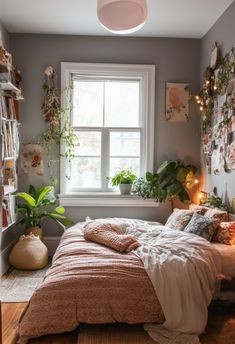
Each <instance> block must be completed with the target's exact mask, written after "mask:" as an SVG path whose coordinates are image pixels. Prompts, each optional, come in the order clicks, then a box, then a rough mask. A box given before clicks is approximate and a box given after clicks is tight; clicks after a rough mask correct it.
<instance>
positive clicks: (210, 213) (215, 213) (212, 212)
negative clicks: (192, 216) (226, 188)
mask: <svg viewBox="0 0 235 344" xmlns="http://www.w3.org/2000/svg"><path fill="white" fill-rule="evenodd" d="M204 215H205V216H207V217H212V218H214V219H217V220H219V222H226V221H228V213H227V212H226V211H224V210H220V209H217V208H211V209H208V210H207V211H206V212H205V214H204Z"/></svg>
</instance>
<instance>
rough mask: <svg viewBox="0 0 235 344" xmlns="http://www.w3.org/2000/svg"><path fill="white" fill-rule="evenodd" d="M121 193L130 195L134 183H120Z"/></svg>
mask: <svg viewBox="0 0 235 344" xmlns="http://www.w3.org/2000/svg"><path fill="white" fill-rule="evenodd" d="M119 189H120V193H121V195H130V194H131V189H132V184H120V185H119Z"/></svg>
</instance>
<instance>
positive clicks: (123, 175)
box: [108, 168, 137, 195]
mask: <svg viewBox="0 0 235 344" xmlns="http://www.w3.org/2000/svg"><path fill="white" fill-rule="evenodd" d="M108 179H109V180H110V181H111V184H112V186H117V185H119V189H120V193H121V195H130V194H131V189H132V185H133V183H134V182H135V181H136V179H137V176H136V175H135V173H134V172H133V171H132V169H131V168H128V169H126V170H120V171H119V172H117V173H116V174H115V175H114V176H113V177H110V178H108Z"/></svg>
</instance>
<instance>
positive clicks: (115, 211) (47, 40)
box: [10, 34, 200, 235]
mask: <svg viewBox="0 0 235 344" xmlns="http://www.w3.org/2000/svg"><path fill="white" fill-rule="evenodd" d="M10 39H11V47H12V53H13V56H14V59H15V61H16V63H17V66H18V67H19V68H20V69H21V71H22V76H23V85H22V86H23V92H24V97H25V101H24V102H23V104H22V111H21V113H22V114H21V120H22V131H21V136H22V141H23V142H37V140H38V139H39V136H40V134H41V133H42V131H43V130H44V128H45V123H44V121H43V117H42V111H41V104H42V100H43V93H42V82H43V71H44V68H45V67H46V66H47V65H52V66H53V67H54V68H55V70H56V73H57V75H58V79H57V85H59V84H60V62H62V61H66V62H97V63H98V62H104V63H127V64H128V63H130V64H131V63H132V64H135V63H136V64H155V65H156V114H155V117H156V127H155V142H154V147H155V166H156V165H157V164H159V163H160V162H161V161H162V160H164V159H167V158H173V159H175V158H179V159H183V160H184V161H186V162H193V163H195V164H196V165H197V166H200V148H199V116H198V112H197V109H196V106H195V104H194V102H193V101H192V103H191V110H190V121H189V122H188V123H175V124H174V123H167V122H166V121H165V118H164V116H165V83H166V82H188V83H189V84H190V86H191V90H192V92H193V93H194V94H195V93H196V92H198V90H199V68H200V66H199V60H200V41H199V40H193V39H166V38H126V37H125V38H123V37H122V38H120V37H88V36H62V35H30V34H11V36H10ZM56 169H57V171H58V173H59V165H58V163H57V164H56ZM57 177H59V174H57ZM48 182H49V181H48V174H47V173H46V174H45V176H43V177H33V176H32V177H29V178H27V179H26V178H24V179H23V178H21V179H20V189H22V190H25V189H27V186H28V184H29V183H33V184H35V185H41V184H47V183H48ZM169 212H170V206H169V204H164V205H161V207H159V208H158V209H157V208H145V209H141V208H126V209H124V208H101V207H99V208H95V207H94V208H84V207H80V208H68V213H69V214H70V215H71V216H73V218H74V219H75V220H83V219H84V217H85V216H86V215H90V216H91V217H100V216H126V217H138V218H143V219H149V220H160V221H165V219H166V217H167V216H168V214H169ZM45 234H46V235H48V234H49V235H57V230H56V229H54V228H53V227H51V226H50V229H49V230H48V231H46V233H45Z"/></svg>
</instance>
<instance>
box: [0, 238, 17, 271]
mask: <svg viewBox="0 0 235 344" xmlns="http://www.w3.org/2000/svg"><path fill="white" fill-rule="evenodd" d="M14 244H15V242H11V243H10V244H9V245H7V247H5V248H4V249H3V250H2V252H0V267H1V270H0V277H1V276H2V275H4V274H5V272H7V270H8V269H9V267H10V264H9V260H8V257H9V254H10V251H11V249H12V247H13V245H14Z"/></svg>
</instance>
